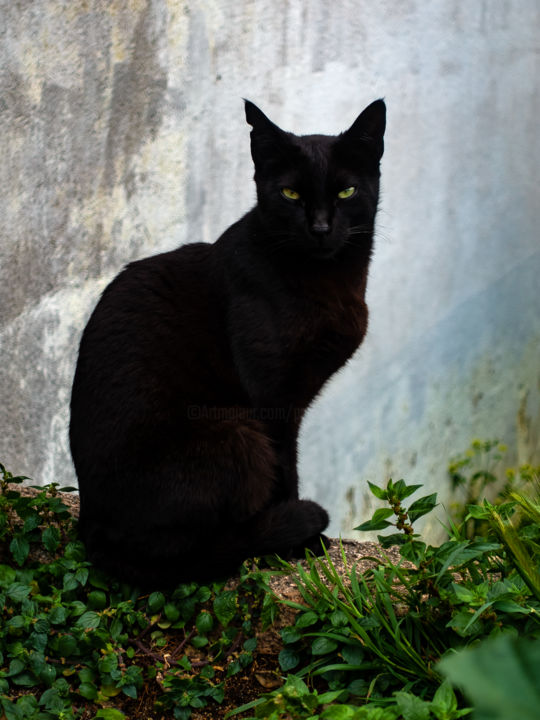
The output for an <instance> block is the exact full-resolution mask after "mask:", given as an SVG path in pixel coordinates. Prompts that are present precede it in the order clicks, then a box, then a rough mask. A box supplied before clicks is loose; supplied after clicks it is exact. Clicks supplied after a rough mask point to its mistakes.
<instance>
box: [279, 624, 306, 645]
mask: <svg viewBox="0 0 540 720" xmlns="http://www.w3.org/2000/svg"><path fill="white" fill-rule="evenodd" d="M301 637H302V634H301V633H299V632H298V630H296V628H292V627H284V628H283V629H282V630H281V639H282V640H283V642H284V643H285V645H291V644H292V643H295V642H298V640H300V638H301Z"/></svg>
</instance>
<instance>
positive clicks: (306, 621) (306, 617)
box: [295, 610, 319, 628]
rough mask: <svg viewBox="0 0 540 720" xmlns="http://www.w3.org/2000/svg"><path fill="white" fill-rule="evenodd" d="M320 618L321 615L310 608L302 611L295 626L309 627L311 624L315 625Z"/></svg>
mask: <svg viewBox="0 0 540 720" xmlns="http://www.w3.org/2000/svg"><path fill="white" fill-rule="evenodd" d="M318 620H319V616H318V615H317V613H315V612H313V611H312V610H308V611H307V612H304V613H302V614H301V615H299V616H298V617H297V618H296V623H295V626H296V627H297V628H307V627H310V626H311V625H315V623H316V622H318Z"/></svg>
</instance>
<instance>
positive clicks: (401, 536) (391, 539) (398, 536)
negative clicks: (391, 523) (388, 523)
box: [377, 533, 409, 548]
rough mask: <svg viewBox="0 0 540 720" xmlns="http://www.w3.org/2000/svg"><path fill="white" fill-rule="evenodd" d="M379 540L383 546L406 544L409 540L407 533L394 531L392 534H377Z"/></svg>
mask: <svg viewBox="0 0 540 720" xmlns="http://www.w3.org/2000/svg"><path fill="white" fill-rule="evenodd" d="M377 540H378V541H379V542H380V544H381V546H382V547H383V548H388V547H392V545H404V544H405V543H406V542H409V539H408V537H407V535H405V533H392V534H391V535H377Z"/></svg>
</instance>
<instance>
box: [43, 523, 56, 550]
mask: <svg viewBox="0 0 540 720" xmlns="http://www.w3.org/2000/svg"><path fill="white" fill-rule="evenodd" d="M41 540H42V542H43V544H44V545H45V547H46V548H47V550H48V551H49V552H50V553H54V552H55V550H56V548H57V547H58V546H59V545H60V530H59V529H58V528H57V527H54V525H51V526H49V527H47V528H45V530H44V531H43V532H42V533H41Z"/></svg>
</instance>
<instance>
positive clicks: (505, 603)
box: [493, 600, 532, 615]
mask: <svg viewBox="0 0 540 720" xmlns="http://www.w3.org/2000/svg"><path fill="white" fill-rule="evenodd" d="M493 609H494V610H498V611H499V612H506V613H509V614H517V615H520V614H521V615H529V614H530V613H531V612H532V609H531V608H526V607H522V606H521V605H518V603H517V602H514V600H497V601H496V602H494V603H493Z"/></svg>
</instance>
